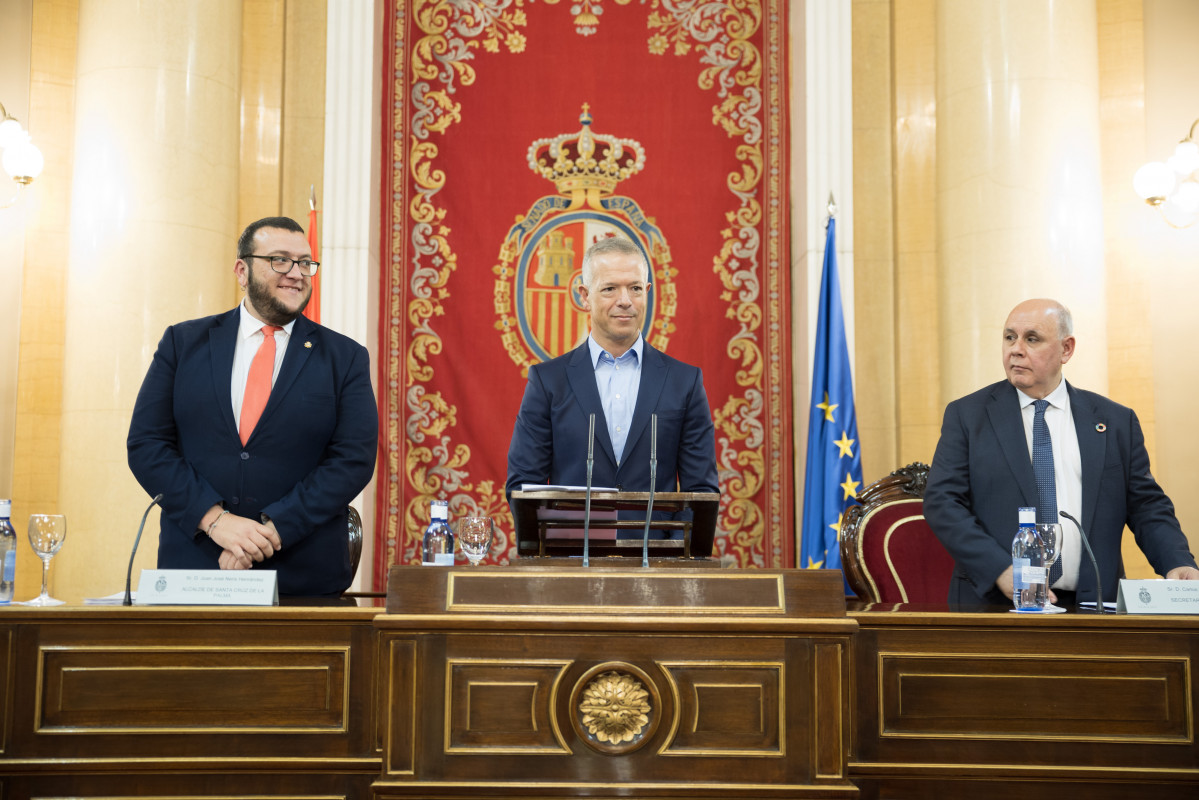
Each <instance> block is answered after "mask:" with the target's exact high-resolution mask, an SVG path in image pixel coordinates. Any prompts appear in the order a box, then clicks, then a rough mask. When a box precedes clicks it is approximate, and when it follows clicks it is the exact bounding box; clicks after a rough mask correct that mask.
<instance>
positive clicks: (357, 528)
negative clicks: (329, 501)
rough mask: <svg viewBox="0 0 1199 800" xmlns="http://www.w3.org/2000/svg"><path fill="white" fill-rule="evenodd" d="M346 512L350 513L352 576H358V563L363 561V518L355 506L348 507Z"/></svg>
mask: <svg viewBox="0 0 1199 800" xmlns="http://www.w3.org/2000/svg"><path fill="white" fill-rule="evenodd" d="M346 510H347V511H348V512H349V519H348V520H347V523H348V526H347V527H348V528H349V530H347V531H346V533H347V534H348V536H349V545H350V575H357V574H358V562H359V561H360V560H361V559H362V517H361V515H359V513H358V509H356V508H354V507H353V506H346Z"/></svg>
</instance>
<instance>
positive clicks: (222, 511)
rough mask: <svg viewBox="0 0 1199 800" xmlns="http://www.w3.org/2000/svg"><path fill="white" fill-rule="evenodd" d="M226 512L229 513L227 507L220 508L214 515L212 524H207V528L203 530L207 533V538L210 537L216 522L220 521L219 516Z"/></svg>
mask: <svg viewBox="0 0 1199 800" xmlns="http://www.w3.org/2000/svg"><path fill="white" fill-rule="evenodd" d="M228 513H229V509H227V508H223V509H221V513H219V514H217V515H216V519H214V520H213V521H212V524H211V525H209V526H208V530H207V531H205V533H207V534H208V538H209V539H211V538H212V531H213V529H214V528H216V524H217V523H218V522H220V521H221V517H223V516H225V515H226V514H228Z"/></svg>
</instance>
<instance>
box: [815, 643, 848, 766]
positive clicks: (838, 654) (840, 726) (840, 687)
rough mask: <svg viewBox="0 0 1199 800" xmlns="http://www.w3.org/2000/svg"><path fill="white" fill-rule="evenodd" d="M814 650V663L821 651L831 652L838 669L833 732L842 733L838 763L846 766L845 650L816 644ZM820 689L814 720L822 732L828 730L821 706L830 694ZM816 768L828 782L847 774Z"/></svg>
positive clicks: (839, 644) (817, 690)
mask: <svg viewBox="0 0 1199 800" xmlns="http://www.w3.org/2000/svg"><path fill="white" fill-rule="evenodd" d="M813 649H814V650H815V651H816V652H815V653H814V655H815V656H816V658H815V659H813V661H816V660H818V659H819V656H820V653H821V651H824V652H826V653H827V652H829V651H831V652H832V655H833V658H834V661H835V665H834V666H835V667H836V674H837V692H836V694H835V695H832V700H833V701H834V702H835V703H836V707H835V711H834V715H835V716H836V719H837V724H836V725H835V726H834V727H833V728H832V730H835V731H838V732H839V733H841V736H840V738H838V739H837V763H838V765H844V763H845V757H846V753H845V728H844V724H845V720H844V718H843V717H842V703H841V697H842V694H844V692H845V680H844V679H845V675H844V662H843V661H842V654H843V652H844V648H843V647H842V645H841V643H832V642H829V643H823V642H816V643H815V645H814V648H813ZM818 669H819V665H818V664H817V665H814V671H815V670H818ZM820 688H821V687H820V686H819V685H818V686H817V688H816V691H814V692H813V694H814V695H815V698H814V703H815V706H816V708H815V714H814V715H813V716H814V719H815V722H816V729H817V730H821V729H824V730H827V728H824V726H823V725H822V724H821V723H822V716H821V706H822V704H824V703H827V702H829V692H827V691H820ZM824 688H826V689H827V688H828V687H824ZM813 761H816V759H813ZM814 767H815V772H816V777H817V778H818V779H819V778H823V779H825V780H828V779H833V778H844V777H845V773H844V772H842V771H838V772H821V771H820V764H819V763H816V764H814Z"/></svg>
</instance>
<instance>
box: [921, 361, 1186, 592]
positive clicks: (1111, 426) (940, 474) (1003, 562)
mask: <svg viewBox="0 0 1199 800" xmlns="http://www.w3.org/2000/svg"><path fill="white" fill-rule="evenodd" d="M1067 390H1068V391H1069V393H1070V411H1071V413H1072V415H1073V417H1074V427H1075V430H1076V431H1077V433H1078V449H1079V454H1080V456H1081V457H1082V518H1081V519H1080V522H1082V524H1083V528H1084V529H1085V530H1086V532H1087V535H1088V537H1089V539H1090V542H1091V547H1092V548H1093V549H1094V551H1095V558H1096V560H1097V561H1098V562H1099V570H1100V573H1101V574H1102V580H1103V594H1104V598H1105V599H1106V600H1109V601H1111V600H1115V599H1116V590H1117V588H1118V585H1117V581H1118V579H1119V578H1120V577H1122V576H1123V574H1124V566H1123V562H1122V560H1121V557H1120V539H1121V536H1122V534H1123V531H1124V526H1125V525H1128V527H1129V528H1130V529H1131V530H1132V532H1133V534H1134V535H1135V536H1136V541H1137V545H1138V546H1140V548H1141V550H1142V551H1143V552H1144V553H1145V555H1146V557H1147V558H1148V559H1149V563H1150V564H1152V565H1153V568H1154V569H1155V570H1157V572H1158V573H1160V574H1162V575H1165V574H1166V573H1167V572H1169V571H1170V570H1171V569H1173V568H1175V567H1180V566H1187V565H1189V566H1194V564H1195V559H1194V558H1193V557H1192V556H1191V553H1190V551H1189V549H1188V547H1187V540H1186V536H1185V535H1184V534H1183V532H1182V529H1181V527H1180V526H1179V524H1178V519H1177V518H1176V517H1175V516H1174V505H1173V504H1172V503H1171V502H1170V499H1169V498H1168V497H1167V496H1166V495H1165V493H1164V492H1163V491H1162V489H1161V487H1160V486H1158V484H1157V481H1156V480H1154V478H1153V475H1152V474H1151V473H1150V472H1149V455H1148V453H1146V451H1145V439H1144V436H1143V435H1142V434H1141V424H1140V422H1138V421H1137V416H1136V414H1135V413H1134V412H1133V411H1132V409H1130V408H1126V407H1124V406H1122V405H1119V404H1118V403H1114V402H1112V401H1111V400H1108V399H1107V398H1106V397H1103V396H1102V395H1098V394H1095V393H1094V392H1087V391H1083V390H1081V389H1076V388H1074V387H1073V386H1070V385H1069V384H1067ZM1036 504H1037V487H1036V481H1035V480H1034V478H1033V472H1032V460H1031V459H1030V458H1029V455H1028V441H1027V439H1026V437H1025V434H1024V422H1023V419H1022V417H1021V414H1020V403H1019V400H1018V399H1017V396H1016V389H1015V388H1014V387H1013V386H1012V385H1011V384H1010V383H1008V382H1007V381H1001V382H999V383H995V384H992V385H991V386H988V387H986V388H985V389H981V390H979V391H977V392H975V393H973V394H970V395H967V396H966V397H963V398H961V399H960V400H955V401H954V402H952V403H950V404H949V405H948V406H947V407H946V409H945V419H944V422H943V423H942V426H941V439H940V441H939V442H938V443H937V451H936V454H935V455H934V456H933V463H932V467H931V469H930V470H929V473H928V486H927V489H926V490H925V493H924V516H925V518H926V519H927V520H928V522H929V525H931V526H932V529H933V532H934V533H935V534H936V535H937V538H938V539H940V540H941V543H942V544H944V545H945V547H946V549H948V550H949V552H950V554H951V555H952V556H953V558H954V561H955V562H956V566H955V568H954V574H953V579H952V581H951V582H950V585H949V602H951V603H978V602H980V601H982V600H985V601H988V602H993V603H1000V604H1007V603H1010V602H1011V601H1010V600H1008V599H1007V598H1006V597H1004V595H1003V593H1002V592H1000V591H999V589H998V588H996V586H995V580H996V579H997V578H998V577H999V576H1000V574H1001V573H1002V572H1003V571H1004V570H1005V569H1006V568H1008V567H1010V566H1011V564H1012V537H1013V536H1014V535H1015V533H1016V527H1017V518H1016V517H1017V515H1016V510H1017V509H1018V508H1019V507H1021V506H1036ZM1061 523H1062V525H1063V526H1069V525H1072V524H1073V523H1071V522H1070V521H1069V520H1065V519H1063V520H1061ZM1078 597H1079V600H1091V601H1093V600H1095V577H1094V574H1093V569H1092V567H1091V564H1090V559H1088V558H1087V556H1086V554H1085V553H1084V554H1083V560H1082V564H1081V565H1080V567H1079V573H1078Z"/></svg>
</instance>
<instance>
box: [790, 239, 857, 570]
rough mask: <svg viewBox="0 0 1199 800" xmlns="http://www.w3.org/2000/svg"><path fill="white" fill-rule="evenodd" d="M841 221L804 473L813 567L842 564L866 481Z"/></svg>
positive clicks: (806, 534) (823, 281)
mask: <svg viewBox="0 0 1199 800" xmlns="http://www.w3.org/2000/svg"><path fill="white" fill-rule="evenodd" d="M836 231H837V223H836V220H835V219H833V218H832V217H829V221H828V237H827V239H826V240H825V244H824V270H823V275H822V276H821V278H820V311H819V314H818V316H817V319H816V363H815V366H814V367H813V369H812V406H811V410H810V411H809V413H808V466H807V471H806V473H805V475H804V496H803V533H802V535H801V538H800V547H799V556H800V558H799V565H800V566H801V567H804V568H807V569H819V568H825V569H840V568H841V546H840V538H841V523H842V521H843V520H844V519H845V510H846V509H847V508H849V506H850V505H853V504H854V503H855V502H856V499H855V498H857V496H858V487H859V486H861V485H862V457H861V452H860V450H859V447H858V417H857V414H856V413H855V411H854V404H853V376H852V375H850V372H849V347H848V346H847V345H846V343H845V317H844V316H843V315H842V313H841V285H840V283H839V281H838V280H837V246H836Z"/></svg>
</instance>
